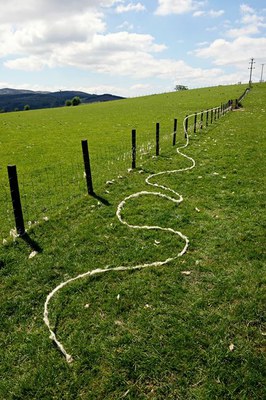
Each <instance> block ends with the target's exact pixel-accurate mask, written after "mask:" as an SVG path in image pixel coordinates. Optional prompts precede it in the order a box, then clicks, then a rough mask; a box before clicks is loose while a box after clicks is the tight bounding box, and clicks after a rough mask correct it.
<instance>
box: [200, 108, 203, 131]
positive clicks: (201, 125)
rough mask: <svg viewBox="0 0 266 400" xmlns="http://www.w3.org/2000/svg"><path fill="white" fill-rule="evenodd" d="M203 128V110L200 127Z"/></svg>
mask: <svg viewBox="0 0 266 400" xmlns="http://www.w3.org/2000/svg"><path fill="white" fill-rule="evenodd" d="M202 128H203V111H201V114H200V129H202Z"/></svg>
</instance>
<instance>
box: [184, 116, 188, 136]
mask: <svg viewBox="0 0 266 400" xmlns="http://www.w3.org/2000/svg"><path fill="white" fill-rule="evenodd" d="M187 131H188V115H186V122H185V138H187Z"/></svg>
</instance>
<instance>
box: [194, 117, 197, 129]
mask: <svg viewBox="0 0 266 400" xmlns="http://www.w3.org/2000/svg"><path fill="white" fill-rule="evenodd" d="M196 132H197V113H196V112H195V115H194V133H196Z"/></svg>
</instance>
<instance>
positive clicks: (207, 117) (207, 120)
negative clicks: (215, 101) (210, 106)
mask: <svg viewBox="0 0 266 400" xmlns="http://www.w3.org/2000/svg"><path fill="white" fill-rule="evenodd" d="M208 125H209V110H207V112H206V128H207V126H208Z"/></svg>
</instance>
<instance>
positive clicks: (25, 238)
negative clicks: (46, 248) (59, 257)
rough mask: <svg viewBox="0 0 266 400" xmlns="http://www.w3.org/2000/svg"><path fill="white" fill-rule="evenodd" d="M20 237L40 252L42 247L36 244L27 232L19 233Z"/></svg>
mask: <svg viewBox="0 0 266 400" xmlns="http://www.w3.org/2000/svg"><path fill="white" fill-rule="evenodd" d="M20 239H22V240H23V241H24V242H25V243H26V244H27V245H28V246H29V247H30V248H31V249H32V250H33V251H37V252H38V253H42V251H43V250H42V248H41V247H40V246H39V245H38V243H37V242H35V240H33V239H31V238H30V236H29V234H28V233H24V235H21V236H20Z"/></svg>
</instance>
